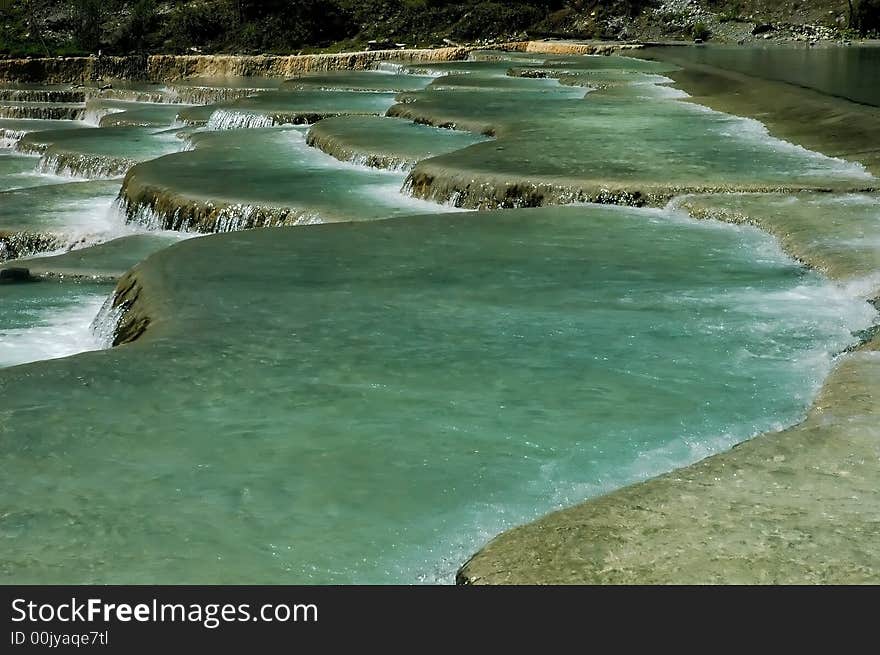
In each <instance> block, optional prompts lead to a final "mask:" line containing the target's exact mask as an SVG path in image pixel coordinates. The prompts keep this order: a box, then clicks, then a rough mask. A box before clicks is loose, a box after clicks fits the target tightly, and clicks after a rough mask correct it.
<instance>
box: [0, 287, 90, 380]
mask: <svg viewBox="0 0 880 655" xmlns="http://www.w3.org/2000/svg"><path fill="white" fill-rule="evenodd" d="M105 298H106V297H105V296H103V295H99V294H95V293H82V294H79V295H76V296H74V297H73V298H72V299H71V301H72V304H71V305H70V306H68V307H64V308H61V309H58V308H51V309H45V308H41V309H39V310H37V311H35V312H34V319H35V325H34V326H32V327H27V328H13V329H7V330H0V367H6V366H16V365H18V364H25V363H27V362H36V361H42V360H46V359H57V358H59V357H67V356H69V355H75V354H77V353H81V352H86V351H90V350H100V349H102V348H104V347H105V346H104V342H103V341H102V340H101V338H100V337H99V336H98V335H96V334H95V333H94V332H93V330H92V327H91V326H92V321H93V319H94V318H95V316H96V314H97V313H98V312H99V310H100V309H101V306H102V305H103V303H104V301H105Z"/></svg>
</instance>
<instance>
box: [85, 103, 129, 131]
mask: <svg viewBox="0 0 880 655" xmlns="http://www.w3.org/2000/svg"><path fill="white" fill-rule="evenodd" d="M90 105H91V103H89V105H86V108H85V109H84V110H83V113H82V120H83V122H84V123H87V124H88V125H92V126H94V127H100V126H101V119H102V118H104V116H109V115H110V114H119V113H122V112H124V111H125V110H124V109H120V108H119V107H103V106H100V105H99V106H97V107H96V106H94V105H91V106H90Z"/></svg>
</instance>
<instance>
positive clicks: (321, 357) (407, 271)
mask: <svg viewBox="0 0 880 655" xmlns="http://www.w3.org/2000/svg"><path fill="white" fill-rule="evenodd" d="M144 266H145V268H143V278H142V279H143V281H144V284H145V287H144V289H143V291H142V294H144V297H145V298H150V299H151V304H150V307H151V312H152V315H153V317H154V325H153V326H152V327H151V328H150V330H149V331H148V333H147V336H145V337H144V338H142V340H141V341H138V342H136V343H135V344H134V345H131V346H124V347H121V348H116V349H113V350H110V351H102V352H99V353H92V354H85V355H81V356H78V357H75V358H72V359H67V360H59V361H58V362H48V363H42V364H37V365H32V366H27V367H20V368H12V369H6V370H5V371H2V372H0V393H2V394H3V397H4V409H3V412H4V420H3V421H2V422H0V458H2V459H0V461H2V466H3V468H4V470H5V471H8V472H9V473H8V474H4V476H3V477H2V481H0V490H2V495H3V498H4V499H5V507H6V510H5V514H4V517H3V520H2V521H0V535H2V537H3V540H4V542H5V543H7V544H12V547H11V548H9V547H7V548H6V549H4V550H3V552H2V554H0V560H2V565H0V571H2V574H0V579H2V580H3V581H13V580H14V581H18V582H45V581H49V580H51V581H55V582H60V581H64V582H93V581H101V582H121V581H126V582H143V583H146V582H171V581H173V582H178V583H182V582H249V583H257V582H264V583H298V582H302V583H371V582H372V583H390V582H416V581H426V582H449V581H450V580H451V578H452V575H453V572H454V570H455V568H456V567H457V566H458V565H459V564H460V563H461V562H462V561H463V559H465V558H466V557H467V555H468V554H469V553H470V552H472V551H473V550H474V549H475V548H477V547H478V546H479V545H480V544H481V543H482V542H483V541H485V540H486V539H487V538H489V537H491V536H492V535H494V534H495V533H497V532H498V531H499V530H501V529H503V528H505V527H509V526H511V525H514V524H516V523H518V522H521V521H524V520H527V519H529V518H532V517H534V516H536V515H537V514H539V513H541V512H543V511H546V510H549V509H551V508H553V507H557V506H559V505H561V504H566V503H571V502H574V501H577V500H580V499H582V498H584V497H586V496H589V495H593V494H596V493H601V492H602V491H606V490H609V489H611V488H614V487H617V486H619V485H621V484H624V483H626V482H629V481H632V480H637V479H641V478H643V477H645V476H647V475H651V474H655V473H659V472H661V471H663V470H667V469H668V468H670V467H672V466H675V465H678V464H681V463H683V462H686V461H692V460H694V459H698V458H700V457H702V456H705V455H706V454H708V453H710V452H714V451H717V450H719V449H722V448H725V447H728V446H730V445H731V444H733V443H735V442H736V441H738V440H741V439H744V438H746V437H748V436H750V435H752V434H755V433H759V432H761V431H764V430H767V429H773V428H774V427H781V426H782V425H785V424H788V423H790V422H792V421H796V420H797V419H798V418H799V417H800V416H802V415H803V412H804V409H805V407H806V406H807V404H808V403H809V401H810V399H811V397H812V394H813V393H814V391H815V390H816V388H817V386H818V385H819V384H820V383H821V380H822V378H823V376H824V374H825V372H826V371H827V370H828V367H829V366H830V362H831V354H832V353H833V352H835V351H837V350H839V349H840V348H842V347H844V346H845V345H847V344H849V343H852V341H853V338H852V336H851V334H850V332H851V330H852V329H853V328H854V327H857V326H861V325H864V324H866V323H867V322H868V321H870V320H871V318H872V315H873V310H872V309H871V308H870V306H868V305H867V304H865V303H863V302H860V301H857V300H854V299H852V298H851V297H848V296H847V295H846V294H844V293H842V292H841V291H840V290H839V289H837V288H836V287H834V286H833V285H831V284H829V283H828V282H826V281H824V280H823V279H822V278H821V277H819V276H818V275H815V274H812V273H808V272H806V271H804V269H803V268H801V267H800V266H798V265H796V264H795V263H793V262H792V261H791V260H789V259H788V258H786V257H785V256H783V255H782V253H781V252H780V251H779V249H778V247H777V246H776V244H775V243H774V241H773V240H772V239H771V238H770V237H768V236H766V235H765V234H762V233H760V232H758V231H756V230H754V229H747V228H736V227H728V226H721V225H717V224H711V223H703V224H696V223H694V222H692V221H689V220H685V219H679V218H676V217H675V216H672V215H669V214H667V213H664V212H661V211H656V210H629V209H617V208H601V207H592V208H589V207H584V208H550V209H540V210H514V211H509V212H501V213H494V214H492V213H481V214H479V215H478V214H457V215H455V214H452V215H450V214H447V215H439V216H431V217H416V218H408V219H400V220H389V221H379V222H373V223H348V224H338V225H327V226H312V227H305V228H281V229H275V230H254V231H247V232H239V233H233V234H227V235H222V236H217V237H206V238H203V239H195V240H191V241H187V242H184V243H182V244H179V245H177V246H175V247H173V248H170V249H166V250H164V251H161V252H160V253H158V254H157V255H156V256H154V258H153V259H150V260H148V262H147V263H146V265H144ZM37 380H38V381H39V382H38V384H34V381H37ZM42 408H49V409H48V411H47V410H44V409H42ZM255 410H256V411H255ZM121 480H124V481H125V483H124V492H122V490H121V488H120V486H119V484H120V481H121ZM25 544H27V547H26V548H25V547H24V545H25Z"/></svg>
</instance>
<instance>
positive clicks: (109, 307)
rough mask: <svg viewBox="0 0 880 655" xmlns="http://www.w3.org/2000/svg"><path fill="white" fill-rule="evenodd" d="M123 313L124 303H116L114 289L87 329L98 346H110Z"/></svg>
mask: <svg viewBox="0 0 880 655" xmlns="http://www.w3.org/2000/svg"><path fill="white" fill-rule="evenodd" d="M124 313H125V305H124V303H116V292H115V291H114V292H113V293H111V294H110V295H109V296H107V299H106V300H105V301H104V304H103V305H101V309H100V310H99V311H98V314H97V316H95V318H94V320H93V321H92V323H91V325H89V330H90V331H91V333H92V334H93V335H94V337H95V340H96V341H97V343H98V346H99V347H100V348H112V347H113V341H114V340H115V339H116V331H117V329H118V327H119V321H120V320H121V319H122V316H123V314H124Z"/></svg>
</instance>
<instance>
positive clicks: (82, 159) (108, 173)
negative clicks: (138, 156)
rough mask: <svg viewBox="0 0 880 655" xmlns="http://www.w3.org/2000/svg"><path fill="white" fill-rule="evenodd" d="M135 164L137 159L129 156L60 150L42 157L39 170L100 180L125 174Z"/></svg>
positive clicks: (38, 165) (38, 166)
mask: <svg viewBox="0 0 880 655" xmlns="http://www.w3.org/2000/svg"><path fill="white" fill-rule="evenodd" d="M134 164H135V161H134V160H132V159H129V158H127V157H112V156H109V155H96V154H89V153H79V152H65V151H60V152H47V153H45V154H44V155H43V156H42V157H40V161H39V163H38V164H37V170H38V171H39V172H41V173H46V174H49V175H62V176H70V177H76V178H83V179H89V180H98V179H111V178H114V177H119V176H120V175H124V174H125V172H126V171H127V170H128V169H129V168H131V167H132V166H134Z"/></svg>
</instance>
